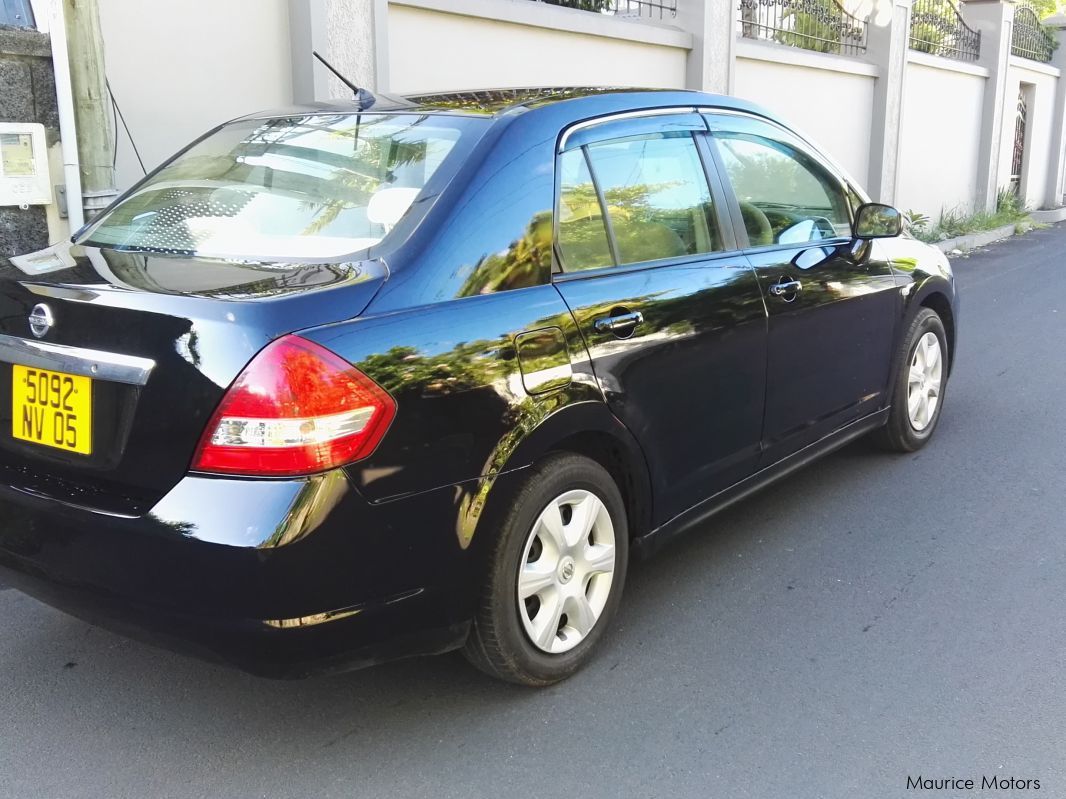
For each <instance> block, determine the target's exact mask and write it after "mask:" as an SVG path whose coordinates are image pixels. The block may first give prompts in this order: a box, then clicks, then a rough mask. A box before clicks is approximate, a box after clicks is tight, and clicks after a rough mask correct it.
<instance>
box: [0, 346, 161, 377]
mask: <svg viewBox="0 0 1066 799" xmlns="http://www.w3.org/2000/svg"><path fill="white" fill-rule="evenodd" d="M0 361H2V362H5V363H17V364H21V365H22V366H30V367H33V368H35V369H51V370H53V371H56V372H66V373H67V374H72V375H83V376H85V377H91V378H94V379H96V380H109V381H111V382H113V383H128V384H129V385H131V386H143V385H144V384H145V383H147V382H148V375H150V374H151V373H152V370H153V369H154V368H155V361H153V360H152V359H151V358H138V357H137V356H134V355H120V354H118V353H116V352H103V351H101V350H88V349H84V348H82V347H68V346H66V345H63V344H48V343H46V342H43V341H30V340H28V339H24V338H16V337H15V336H6V335H3V334H0Z"/></svg>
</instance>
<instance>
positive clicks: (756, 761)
mask: <svg viewBox="0 0 1066 799" xmlns="http://www.w3.org/2000/svg"><path fill="white" fill-rule="evenodd" d="M1063 253H1066V229H1064V228H1056V229H1050V230H1043V231H1037V232H1034V233H1032V234H1029V235H1027V236H1025V237H1024V238H1021V239H1018V240H1015V241H1011V242H1008V243H1004V244H1000V245H997V246H994V247H993V248H991V249H989V250H988V251H986V252H983V253H980V254H978V255H974V256H972V257H970V258H965V259H960V260H959V261H958V262H957V265H956V269H957V272H958V277H959V282H960V284H961V289H962V293H963V297H962V312H963V318H962V320H961V335H962V340H961V343H960V347H959V352H958V359H957V368H956V371H955V374H954V376H953V378H952V382H951V384H950V385H949V387H948V391H947V397H946V406H945V411H944V416H943V418H942V420H941V423H940V428H939V430H938V431H937V434H936V437H935V439H934V441H933V443H932V444H931V445H930V446H929V447H928V448H926V449H925V450H923V451H922V452H920V453H918V454H915V455H910V456H892V455H886V454H881V453H878V452H876V451H874V450H871V449H870V448H869V447H868V446H866V445H865V444H863V443H861V442H860V443H859V444H856V445H852V446H850V447H848V448H846V449H845V450H843V451H841V452H839V453H837V454H835V455H833V456H831V457H829V458H827V459H825V460H822V461H820V462H819V463H817V464H815V465H813V466H811V467H809V468H807V469H805V470H804V471H802V472H799V473H797V474H796V475H794V476H792V477H789V478H788V479H787V480H786V481H785V482H784V483H781V484H778V485H777V486H775V487H773V488H771V489H768V490H767V491H764V492H762V493H761V494H758V495H756V496H755V497H752V498H750V499H748V500H747V501H745V502H743V503H741V504H740V505H737V506H734V507H733V508H732V509H730V510H729V511H727V512H725V513H724V514H722V515H720V516H718V517H716V518H715V519H713V520H712V522H711V523H709V524H707V525H705V527H704V529H702V530H699V531H696V532H694V533H693V534H691V535H689V536H687V537H684V538H682V539H679V540H678V541H677V542H676V543H674V544H672V545H671V546H669V547H667V548H666V549H665V550H664V551H663V552H661V553H660V554H659V555H658V556H656V557H655V558H653V559H651V560H649V561H647V562H643V563H637V564H635V565H634V568H633V571H632V574H631V579H630V582H629V585H628V586H627V593H626V597H625V600H624V601H623V604H622V609H621V612H620V614H619V619H618V622H617V624H616V627H615V629H614V630H613V631H612V633H611V635H610V636H609V637H608V638H607V639H606V640H605V641H604V644H605V645H604V647H603V648H602V651H601V654H600V656H599V658H598V659H597V660H595V661H594V663H593V664H592V666H591V668H589V669H587V670H586V671H585V672H583V673H582V674H580V675H578V676H577V677H575V678H574V679H572V680H570V681H569V682H567V683H564V684H562V685H560V686H557V687H555V688H553V689H550V690H546V691H541V692H532V691H527V690H521V689H518V688H514V687H511V686H506V685H502V684H498V683H494V682H492V681H490V680H488V679H487V678H484V677H482V676H481V675H479V674H478V673H476V672H474V671H473V670H471V669H470V668H468V667H467V666H466V665H465V663H464V662H463V660H462V659H461V658H460V657H459V656H446V657H440V658H435V659H426V660H417V661H408V662H404V663H399V664H395V665H391V666H386V667H381V668H376V669H370V670H367V671H363V672H357V673H354V674H348V675H342V676H338V677H330V678H322V679H315V680H310V681H304V682H291V683H285V682H270V681H264V680H261V679H257V678H254V677H250V676H246V675H243V674H240V673H237V672H233V671H228V670H225V669H222V668H219V667H215V666H211V665H206V664H202V663H199V662H196V661H193V660H188V659H186V658H184V657H181V656H178V655H173V654H170V653H167V652H162V651H158V650H155V649H151V648H149V647H147V646H144V645H142V644H138V643H133V642H130V641H126V640H124V639H122V638H118V637H116V636H113V635H111V634H109V633H106V632H103V631H101V630H97V629H94V628H91V627H88V626H86V625H85V624H83V623H81V622H79V621H76V620H74V619H71V618H68V617H66V616H64V615H62V614H60V613H58V612H56V611H53V610H51V609H49V608H47V607H45V606H43V605H40V604H38V603H37V602H35V601H34V600H31V599H29V598H27V597H25V596H23V595H21V594H19V593H18V592H16V591H14V590H12V589H6V588H5V587H4V586H2V585H0V796H3V797H18V798H19V799H23V797H33V798H35V799H36V798H37V797H42V798H47V797H64V799H66V798H69V797H83V796H84V797H138V798H140V797H169V796H175V797H179V796H180V797H187V796H188V797H200V796H202V797H212V798H214V797H257V796H265V797H301V798H305V797H364V796H365V797H375V799H378V798H380V797H393V796H395V797H405V798H409V797H434V799H442V798H443V797H452V796H454V797H480V796H492V797H496V796H504V797H507V799H521V798H522V797H527V796H528V797H582V799H591V797H601V796H602V797H619V796H626V797H660V796H662V797H666V796H694V797H707V798H708V799H709V798H710V797H722V796H728V797H730V798H731V799H736V798H737V797H757V799H779V798H780V799H784V798H785V797H787V798H788V799H794V798H796V797H904V796H910V795H914V794H915V793H916V792H915V791H913V790H907V788H906V781H907V778H908V776H911V777H916V776H917V775H919V774H920V775H922V776H923V777H926V778H943V777H949V778H950V777H961V778H967V777H969V778H976V779H977V780H978V785H979V784H980V779H981V777H982V776H987V777H1016V778H1020V779H1039V781H1040V788H1041V790H1040V791H1039V792H1035V791H1026V792H1022V793H1019V794H1018V795H1030V794H1034V795H1045V796H1066V757H1064V756H1066V676H1064V669H1063V663H1064V649H1066V542H1064V537H1066V477H1064V475H1066V294H1064V293H1063V292H1062V291H1061V290H1059V289H1060V287H1061V284H1062V283H1063V281H1064V280H1066V267H1064V264H1063V258H1064V256H1063ZM0 523H2V522H0ZM918 793H920V792H918ZM928 793H930V794H938V795H941V796H946V795H955V794H954V792H945V791H930V792H928ZM967 795H975V796H981V795H988V796H993V795H1007V794H1005V793H1003V792H996V791H989V792H985V793H982V792H981V791H973V792H972V794H970V793H967Z"/></svg>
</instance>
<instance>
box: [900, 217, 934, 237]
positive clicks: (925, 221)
mask: <svg viewBox="0 0 1066 799" xmlns="http://www.w3.org/2000/svg"><path fill="white" fill-rule="evenodd" d="M903 221H904V222H905V223H906V225H907V230H909V231H910V232H911V233H913V234H914V235H915V236H917V237H918V238H921V234H922V233H923V232H924V231H925V230H926V228H928V227H929V223H930V222H931V221H932V220H931V219H930V218H929V217H927V216H926V215H925V214H923V213H921V212H920V211H904V212H903Z"/></svg>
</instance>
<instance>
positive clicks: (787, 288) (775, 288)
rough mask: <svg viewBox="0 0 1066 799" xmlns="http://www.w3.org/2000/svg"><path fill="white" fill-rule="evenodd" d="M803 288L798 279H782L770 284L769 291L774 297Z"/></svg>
mask: <svg viewBox="0 0 1066 799" xmlns="http://www.w3.org/2000/svg"><path fill="white" fill-rule="evenodd" d="M802 289H803V284H802V283H800V282H799V281H798V280H783V281H781V282H780V283H774V285H772V286H770V293H771V294H773V295H774V296H775V297H783V296H784V295H786V294H795V293H796V292H797V291H800V290H802Z"/></svg>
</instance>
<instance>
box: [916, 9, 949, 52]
mask: <svg viewBox="0 0 1066 799" xmlns="http://www.w3.org/2000/svg"><path fill="white" fill-rule="evenodd" d="M957 26H958V19H957V15H956V12H955V9H954V8H952V6H951V5H950V4H948V3H940V4H932V3H926V4H923V6H922V7H921V10H920V11H919V10H916V11H914V12H913V14H912V16H911V32H910V48H911V49H912V50H917V51H919V52H922V53H930V54H931V55H941V54H942V53H943V49H944V47H945V44H948V43H947V42H946V40H947V38H948V37H949V35H951V32H952V31H953V30H955V28H956V27H957Z"/></svg>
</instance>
